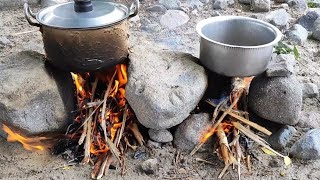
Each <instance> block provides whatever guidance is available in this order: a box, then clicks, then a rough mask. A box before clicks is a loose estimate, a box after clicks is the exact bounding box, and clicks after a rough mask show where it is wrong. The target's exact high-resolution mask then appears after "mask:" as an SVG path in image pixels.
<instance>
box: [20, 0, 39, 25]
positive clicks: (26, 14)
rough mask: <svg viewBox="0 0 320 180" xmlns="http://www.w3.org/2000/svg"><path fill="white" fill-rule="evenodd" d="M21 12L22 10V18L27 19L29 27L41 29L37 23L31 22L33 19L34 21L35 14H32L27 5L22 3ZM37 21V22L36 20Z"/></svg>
mask: <svg viewBox="0 0 320 180" xmlns="http://www.w3.org/2000/svg"><path fill="white" fill-rule="evenodd" d="M23 10H24V17H25V18H26V19H27V21H28V23H29V24H30V25H31V26H37V27H41V25H40V24H39V23H38V22H33V21H32V20H31V18H33V19H35V20H36V14H34V13H33V12H32V11H31V9H30V7H29V5H28V3H24V5H23ZM36 21H37V20H36Z"/></svg>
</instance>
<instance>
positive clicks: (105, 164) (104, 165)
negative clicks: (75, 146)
mask: <svg viewBox="0 0 320 180" xmlns="http://www.w3.org/2000/svg"><path fill="white" fill-rule="evenodd" d="M111 158H112V153H109V152H108V153H107V155H106V156H105V158H104V160H103V163H102V164H101V167H100V170H99V173H98V175H97V179H101V178H102V176H103V175H104V174H105V169H106V168H108V169H109V166H110V165H109V166H108V161H109V159H111ZM110 164H111V163H110Z"/></svg>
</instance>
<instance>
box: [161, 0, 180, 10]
mask: <svg viewBox="0 0 320 180" xmlns="http://www.w3.org/2000/svg"><path fill="white" fill-rule="evenodd" d="M159 4H161V5H163V6H164V7H166V8H167V9H181V2H180V1H179V0H159Z"/></svg>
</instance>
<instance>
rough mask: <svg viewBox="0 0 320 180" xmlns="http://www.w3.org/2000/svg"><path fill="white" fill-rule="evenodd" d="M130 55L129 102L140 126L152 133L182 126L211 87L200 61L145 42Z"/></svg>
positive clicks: (127, 91)
mask: <svg viewBox="0 0 320 180" xmlns="http://www.w3.org/2000/svg"><path fill="white" fill-rule="evenodd" d="M133 51H134V52H133V53H131V54H130V64H129V69H128V74H129V76H128V84H127V86H126V93H127V94H126V95H127V100H128V102H129V104H130V106H131V107H132V109H133V110H134V112H135V114H136V116H137V118H138V120H139V122H140V123H141V124H142V125H144V126H145V127H147V128H151V129H156V130H160V129H167V128H170V127H173V126H175V125H178V124H180V123H181V122H182V121H183V120H184V119H186V118H187V117H188V116H189V113H190V112H191V111H192V110H193V109H194V108H195V107H196V105H197V104H198V102H199V101H200V100H201V98H202V96H203V94H204V92H205V90H206V88H207V84H208V80H207V75H206V73H205V70H204V68H203V67H202V66H200V65H198V64H196V63H195V62H194V61H197V58H195V57H193V56H191V55H189V54H185V53H178V52H172V51H166V50H163V48H162V47H158V46H156V45H154V44H151V43H148V42H144V44H143V45H136V46H134V48H133Z"/></svg>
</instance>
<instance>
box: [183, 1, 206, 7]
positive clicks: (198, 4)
mask: <svg viewBox="0 0 320 180" xmlns="http://www.w3.org/2000/svg"><path fill="white" fill-rule="evenodd" d="M187 4H188V5H189V6H190V7H191V9H194V8H197V9H199V8H200V7H202V6H203V3H202V2H201V1H199V0H187Z"/></svg>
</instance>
